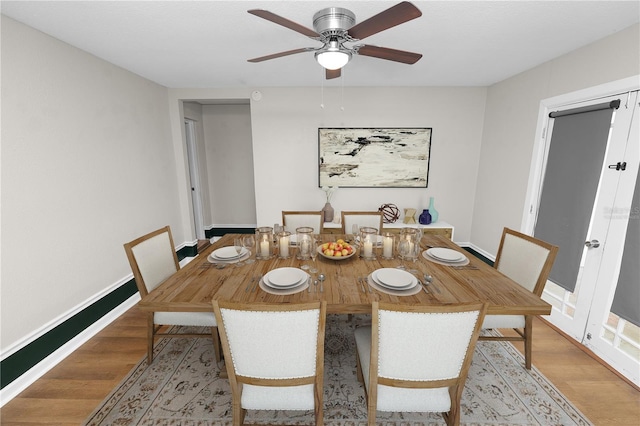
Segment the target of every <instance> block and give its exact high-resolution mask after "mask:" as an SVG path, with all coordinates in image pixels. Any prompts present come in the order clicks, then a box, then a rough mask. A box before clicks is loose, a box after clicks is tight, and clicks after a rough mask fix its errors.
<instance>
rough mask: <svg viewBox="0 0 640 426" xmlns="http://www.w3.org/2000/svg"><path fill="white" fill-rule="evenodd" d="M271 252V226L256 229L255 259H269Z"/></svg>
mask: <svg viewBox="0 0 640 426" xmlns="http://www.w3.org/2000/svg"><path fill="white" fill-rule="evenodd" d="M273 252H274V244H273V228H272V227H270V226H263V227H260V228H258V229H256V259H260V260H267V259H271V256H273Z"/></svg>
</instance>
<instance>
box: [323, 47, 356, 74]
mask: <svg viewBox="0 0 640 426" xmlns="http://www.w3.org/2000/svg"><path fill="white" fill-rule="evenodd" d="M350 59H351V53H349V52H343V51H339V50H338V51H331V50H327V51H323V52H318V53H316V61H318V63H319V64H320V65H322V67H324V68H326V69H328V70H339V69H340V68H342V67H344V66H345V65H347V63H348V62H349V60H350Z"/></svg>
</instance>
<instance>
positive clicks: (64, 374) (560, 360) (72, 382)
mask: <svg viewBox="0 0 640 426" xmlns="http://www.w3.org/2000/svg"><path fill="white" fill-rule="evenodd" d="M145 326H146V322H145V318H144V316H143V314H142V313H141V311H140V310H139V309H138V308H137V307H133V308H131V309H130V310H129V311H128V312H126V313H125V314H123V315H122V316H121V317H120V318H119V319H118V320H116V321H114V322H113V323H112V324H111V325H109V326H108V327H106V328H105V329H104V330H102V331H101V332H100V333H98V334H97V335H96V336H95V337H93V338H92V339H91V340H90V341H88V342H87V343H85V344H84V345H83V346H82V347H80V348H79V349H78V350H76V351H75V352H74V353H73V354H71V355H70V356H69V357H67V358H66V359H65V360H64V361H63V362H62V363H60V364H59V365H57V366H56V367H54V368H53V369H52V370H51V371H49V372H48V373H47V374H45V375H44V376H43V377H42V378H41V379H40V380H38V381H37V382H36V383H34V384H33V385H31V386H30V387H29V388H27V389H26V390H25V391H24V392H22V393H21V394H20V395H18V396H17V397H16V398H14V399H13V400H12V401H10V402H9V403H7V404H6V405H5V406H4V407H3V408H2V410H1V411H0V416H1V421H0V423H1V424H2V425H7V426H9V425H40V424H55V425H79V424H81V423H82V422H83V420H84V419H85V418H86V417H87V416H88V415H89V414H90V413H91V412H92V411H93V410H94V409H95V407H96V406H97V405H98V404H99V403H100V402H101V401H102V400H103V399H104V398H105V397H106V396H107V394H108V393H109V392H110V391H111V390H112V389H113V388H114V387H115V386H116V385H117V384H118V383H119V382H120V381H121V380H122V378H124V376H125V375H126V374H127V373H128V372H129V371H130V370H131V369H132V368H133V366H134V365H135V364H137V363H138V361H140V359H141V358H142V357H143V356H144V355H145V351H146V349H145V344H146V341H145V336H146V334H145V333H146V331H145ZM505 333H506V332H505ZM534 335H535V338H534V344H533V363H534V365H535V366H536V367H537V368H538V369H539V370H540V371H541V372H542V373H543V374H544V375H545V376H546V377H547V378H548V379H549V380H551V382H552V383H553V384H554V385H555V386H556V387H557V388H558V389H559V390H560V391H561V392H562V393H564V394H565V395H566V396H567V398H569V400H570V401H572V402H573V403H574V404H575V405H576V407H577V408H578V409H579V410H580V411H582V412H583V413H584V414H585V415H586V416H587V417H588V418H589V419H590V420H591V421H592V422H593V423H594V424H595V425H612V426H613V425H616V426H622V425H635V426H637V425H639V424H640V392H638V391H637V390H636V389H634V388H633V387H632V386H630V385H629V384H627V383H626V382H625V381H623V380H621V379H620V378H618V377H617V376H616V375H615V374H613V373H612V372H610V371H609V370H608V369H607V368H605V367H603V366H602V365H601V364H600V363H598V362H597V361H595V360H594V359H592V358H591V357H589V356H588V355H586V354H585V353H584V352H582V351H581V350H580V349H578V348H577V347H576V346H575V345H573V344H572V343H570V342H569V341H567V340H566V339H565V338H564V337H562V336H561V335H560V334H558V333H557V332H556V331H555V330H553V329H552V328H550V327H549V326H548V325H546V323H544V322H542V321H540V320H539V319H536V320H535V326H534ZM478 344H482V342H480V343H478ZM519 349H521V350H522V348H519Z"/></svg>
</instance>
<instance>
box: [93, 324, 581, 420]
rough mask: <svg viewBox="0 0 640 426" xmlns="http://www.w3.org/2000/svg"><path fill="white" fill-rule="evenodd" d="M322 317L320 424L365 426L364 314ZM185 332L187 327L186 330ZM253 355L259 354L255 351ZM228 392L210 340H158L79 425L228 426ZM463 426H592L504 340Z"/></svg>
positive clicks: (466, 401)
mask: <svg viewBox="0 0 640 426" xmlns="http://www.w3.org/2000/svg"><path fill="white" fill-rule="evenodd" d="M346 319H347V317H346V315H328V316H327V329H326V338H325V381H324V418H325V424H327V425H336V426H360V425H363V426H364V425H366V419H367V409H366V400H365V394H364V390H363V387H362V385H361V384H360V383H359V382H358V381H357V379H356V368H355V365H356V361H355V341H354V339H353V330H354V328H355V327H356V326H358V325H360V324H366V323H369V322H370V318H368V317H367V316H354V317H353V319H352V321H349V322H347V320H346ZM185 331H186V329H185ZM256 350H259V348H256ZM377 419H378V424H383V425H389V426H400V425H402V426H408V425H411V426H427V425H429V426H430V425H444V424H445V422H444V420H443V418H442V416H441V415H440V414H438V413H382V412H378V417H377ZM245 421H246V423H250V424H261V425H266V424H269V425H277V424H283V423H287V424H302V425H311V424H313V413H312V412H295V411H291V412H288V411H287V412H282V411H280V412H278V411H272V412H269V411H251V410H250V411H248V412H247V416H246V418H245ZM231 423H232V422H231V393H230V390H229V385H228V382H227V380H226V379H221V378H220V377H219V366H216V363H215V361H214V358H213V344H212V343H211V341H210V340H208V339H198V338H195V339H163V340H161V341H160V342H158V343H157V344H156V355H155V358H154V361H153V363H152V364H151V366H147V363H146V356H145V357H144V358H143V360H142V361H140V362H139V363H138V365H137V366H135V367H134V368H133V370H132V371H131V372H130V373H129V375H128V376H127V377H126V378H125V379H124V380H123V381H122V383H121V384H120V385H119V386H117V387H116V389H115V390H114V391H113V392H112V393H111V395H109V396H108V397H107V398H106V399H105V400H104V401H103V402H102V404H100V405H99V406H98V407H97V408H96V410H95V411H94V412H93V413H92V414H91V416H89V418H88V419H87V420H86V421H85V425H158V426H159V425H167V426H169V425H171V426H213V425H231ZM461 424H462V425H468V426H476V425H478V426H479V425H500V426H502V425H544V426H550V425H564V426H568V425H590V424H591V423H590V422H589V420H588V419H587V418H586V417H585V416H584V415H583V414H582V413H580V412H579V411H578V410H577V409H576V408H575V407H574V406H573V405H572V404H571V402H569V401H568V400H567V399H566V398H565V397H564V396H563V395H562V394H561V393H560V392H559V391H558V390H557V389H556V388H555V387H554V386H553V385H552V384H551V383H550V382H549V381H548V380H547V379H546V378H545V377H544V376H543V375H542V374H541V373H540V372H539V371H538V370H537V369H536V368H535V367H533V368H532V369H531V371H527V370H526V369H525V368H524V358H523V357H522V355H521V354H520V353H519V352H518V351H517V350H516V349H515V348H514V347H513V345H511V344H510V343H508V342H479V343H478V345H477V346H476V350H475V354H474V358H473V363H472V366H471V369H470V371H469V377H468V379H467V383H466V385H465V389H464V394H463V396H462V415H461Z"/></svg>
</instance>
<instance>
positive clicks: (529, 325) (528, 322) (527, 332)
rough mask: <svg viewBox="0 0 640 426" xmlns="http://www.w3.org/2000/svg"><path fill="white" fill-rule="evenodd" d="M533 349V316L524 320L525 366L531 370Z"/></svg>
mask: <svg viewBox="0 0 640 426" xmlns="http://www.w3.org/2000/svg"><path fill="white" fill-rule="evenodd" d="M532 348H533V316H531V315H527V316H525V318H524V366H525V367H526V369H527V370H531V352H532Z"/></svg>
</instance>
